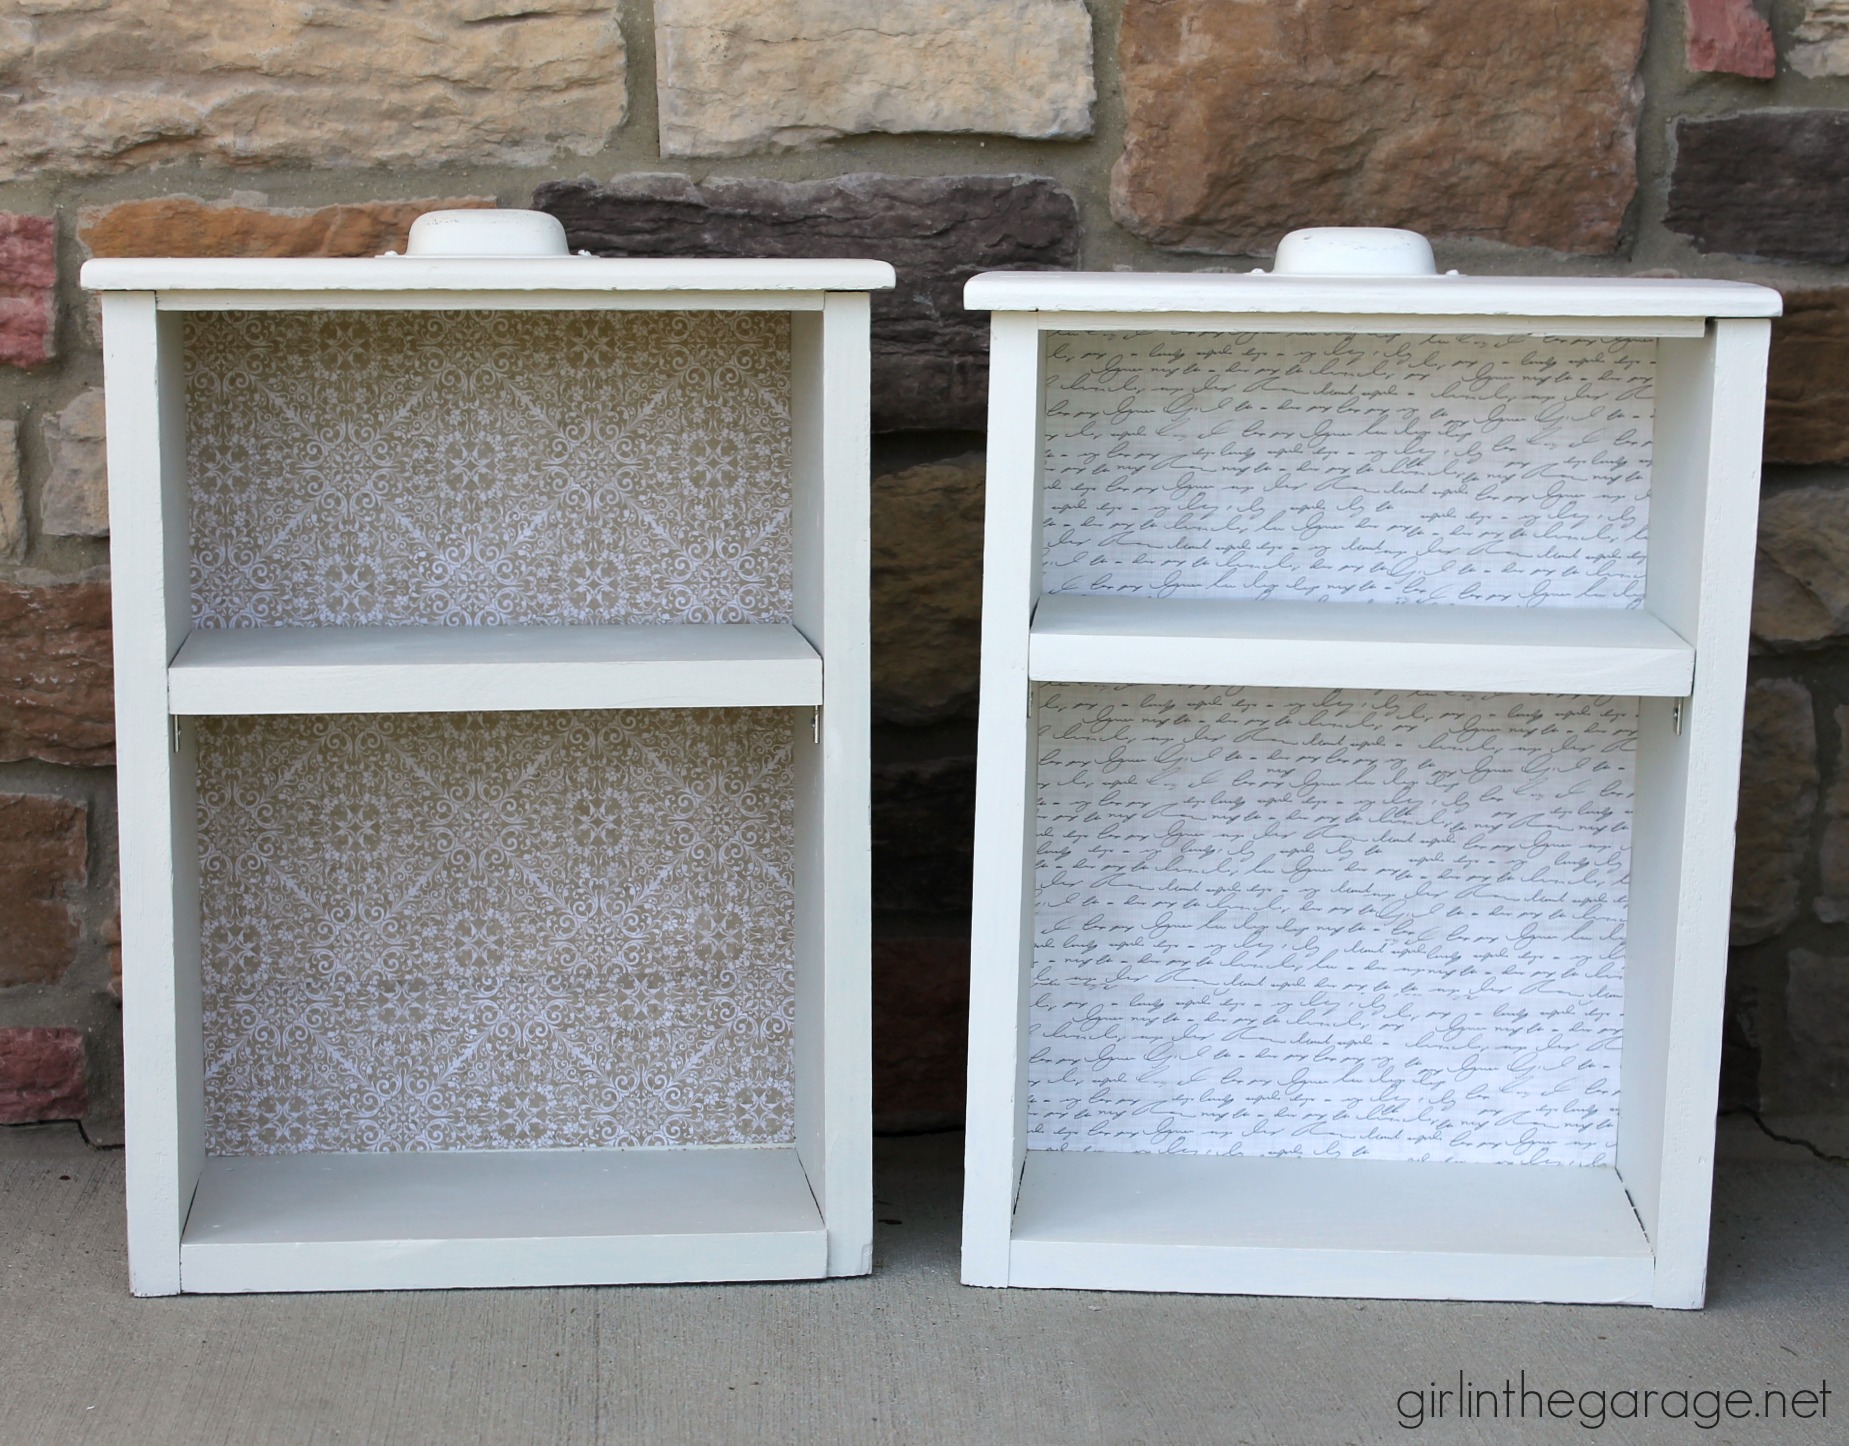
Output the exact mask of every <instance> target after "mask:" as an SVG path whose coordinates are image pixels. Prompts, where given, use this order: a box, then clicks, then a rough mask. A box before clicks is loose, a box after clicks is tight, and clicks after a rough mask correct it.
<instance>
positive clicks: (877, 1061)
mask: <svg viewBox="0 0 1849 1446" xmlns="http://www.w3.org/2000/svg"><path fill="white" fill-rule="evenodd" d="M968 1060H969V939H968V938H967V937H957V938H898V939H875V940H874V941H873V1119H874V1127H875V1128H876V1129H880V1130H888V1131H906V1130H930V1129H947V1128H952V1127H954V1126H956V1125H958V1124H961V1123H962V1120H963V1099H964V1090H965V1079H966V1074H965V1071H966V1070H967V1069H968Z"/></svg>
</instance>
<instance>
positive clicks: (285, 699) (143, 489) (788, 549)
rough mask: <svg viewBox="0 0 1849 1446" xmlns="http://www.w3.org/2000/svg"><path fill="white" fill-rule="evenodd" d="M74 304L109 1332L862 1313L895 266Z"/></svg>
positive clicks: (309, 279)
mask: <svg viewBox="0 0 1849 1446" xmlns="http://www.w3.org/2000/svg"><path fill="white" fill-rule="evenodd" d="M498 215H499V216H500V217H501V218H502V219H501V221H495V220H492V219H491V220H490V221H489V222H487V223H486V224H487V225H489V226H494V227H497V228H498V227H500V226H501V225H502V224H503V223H510V224H512V226H513V229H514V230H521V229H522V228H524V230H525V231H526V232H532V233H535V234H537V233H539V232H542V231H545V230H546V229H547V228H548V227H551V228H552V229H556V226H555V224H554V223H552V222H551V221H550V220H549V218H537V217H531V216H529V217H526V218H523V219H521V220H520V221H519V222H517V223H515V219H514V218H511V217H507V216H506V213H498ZM449 221H450V222H455V218H453V217H452V218H449ZM422 224H423V223H422V222H420V225H422ZM446 224H447V223H446ZM455 224H457V225H462V226H463V227H464V229H467V228H468V227H469V226H471V225H472V226H474V227H475V228H476V229H477V230H480V229H481V227H482V225H483V224H484V223H482V222H481V221H480V218H479V217H477V218H476V219H475V220H474V221H472V222H471V221H470V220H469V218H468V217H464V218H463V219H462V221H461V222H455ZM483 234H486V232H484V233H483ZM414 239H415V236H414ZM558 241H559V247H560V248H562V246H563V240H562V236H561V237H559V238H558ZM84 280H85V284H86V285H87V286H89V287H90V288H92V289H93V290H97V291H100V292H101V293H102V313H103V333H104V363H105V372H106V382H107V396H108V413H109V416H108V421H109V428H108V431H109V483H110V514H111V518H112V521H113V524H114V535H115V546H114V550H113V565H114V594H115V637H116V707H117V736H118V755H119V764H118V777H119V784H120V817H121V876H122V933H123V1034H124V1056H125V1065H126V1072H127V1088H126V1094H127V1169H128V1244H129V1270H130V1286H131V1288H132V1289H133V1291H134V1292H135V1293H136V1294H137V1295H171V1294H176V1293H180V1292H242V1291H317V1290H381V1289H441V1288H452V1287H506V1286H550V1285H568V1284H579V1285H581V1284H620V1283H624V1282H666V1281H735V1280H774V1279H807V1278H822V1277H828V1276H849V1275H860V1274H865V1273H866V1272H867V1271H868V1270H869V1269H870V1268H871V1264H872V1229H873V1220H872V1209H873V1199H872V1139H871V1134H872V1129H871V1126H872V1088H871V1049H870V1043H871V1040H870V1036H871V997H870V987H871V984H870V953H871V892H870V887H871V886H870V864H869V854H870V840H869V828H870V824H869V809H868V787H869V735H870V720H869V703H868V695H869V656H868V617H867V574H868V551H867V549H868V513H867V509H868V490H869V489H868V452H869V437H868V397H869V350H868V318H869V301H868V298H867V296H866V294H865V293H866V291H867V290H868V289H871V288H877V287H885V286H890V285H891V284H892V281H893V273H892V268H891V267H890V266H887V265H886V264H885V263H883V262H877V261H860V260H843V261H826V260H815V261H790V262H784V261H774V260H771V261H754V260H739V261H691V262H677V261H651V260H632V261H620V260H596V259H588V258H580V257H570V256H566V255H563V254H558V255H546V256H539V255H525V256H517V257H498V256H485V257H484V256H461V255H455V256H444V255H438V254H434V253H433V254H423V255H417V256H406V257H381V258H372V259H368V260H352V261H345V260H269V259H265V260H230V261H218V260H202V259H187V260H164V259H152V260H133V261H114V260H105V261H96V262H91V263H89V265H87V266H86V268H85V272H84Z"/></svg>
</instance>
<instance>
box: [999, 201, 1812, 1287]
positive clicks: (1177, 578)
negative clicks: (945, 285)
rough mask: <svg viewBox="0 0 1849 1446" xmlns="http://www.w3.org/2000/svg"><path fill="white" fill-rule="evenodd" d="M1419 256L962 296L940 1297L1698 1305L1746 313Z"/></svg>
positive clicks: (1011, 284) (1743, 507) (1743, 621)
mask: <svg viewBox="0 0 1849 1446" xmlns="http://www.w3.org/2000/svg"><path fill="white" fill-rule="evenodd" d="M1368 234H1369V236H1370V238H1371V239H1369V240H1367V242H1366V244H1365V246H1364V245H1362V243H1361V242H1360V240H1359V238H1355V237H1350V238H1347V239H1346V240H1344V238H1343V237H1342V235H1341V233H1339V232H1338V233H1316V232H1309V233H1301V237H1300V239H1305V238H1307V239H1305V244H1306V246H1308V247H1309V248H1310V249H1311V250H1313V249H1315V248H1316V247H1319V246H1322V245H1323V244H1324V241H1330V242H1331V243H1332V245H1333V248H1334V252H1340V251H1341V250H1342V249H1343V247H1345V246H1348V245H1350V243H1353V246H1354V251H1355V253H1356V254H1359V252H1361V251H1363V250H1366V249H1367V248H1368V247H1380V248H1384V249H1381V250H1379V251H1378V252H1377V253H1370V254H1381V255H1387V254H1390V255H1395V256H1398V257H1400V258H1401V260H1402V261H1405V260H1406V258H1408V257H1411V258H1412V261H1417V260H1418V258H1417V257H1416V256H1415V255H1414V253H1416V252H1418V251H1420V250H1421V249H1422V248H1423V243H1422V242H1418V241H1417V238H1411V239H1410V240H1409V239H1408V238H1407V237H1406V236H1405V234H1404V233H1399V234H1398V235H1397V236H1395V235H1392V234H1390V233H1368ZM1388 243H1391V244H1388ZM1288 249H1289V247H1286V248H1281V250H1280V258H1281V260H1282V258H1283V257H1284V255H1285V251H1286V250H1288ZM1292 254H1293V255H1305V254H1309V252H1308V251H1307V250H1299V251H1296V252H1293V253H1292ZM1332 254H1333V253H1332ZM1412 261H1406V264H1407V266H1408V267H1409V268H1410V269H1409V270H1408V271H1407V272H1406V274H1395V275H1389V276H1378V275H1333V274H1332V275H1314V274H1305V273H1302V272H1298V273H1297V274H1273V275H1265V274H1253V275H1228V274H1221V273H1189V274H1186V275H1180V274H1177V275H1167V276H1139V275H1134V274H1127V273H1113V274H1104V275H1073V274H1064V273H1062V274H1057V275H1055V274H1050V273H1048V274H1034V275H1027V274H1014V273H993V274H990V275H985V276H980V277H977V278H975V279H974V280H972V281H971V282H970V283H969V286H968V288H967V295H966V300H967V302H968V304H969V305H970V306H972V307H977V308H987V309H989V310H990V311H991V312H992V313H993V317H992V323H991V332H990V343H991V345H990V367H991V370H990V378H991V380H990V391H989V431H988V466H987V497H986V508H987V511H986V520H985V543H984V571H983V636H982V697H981V713H980V724H979V737H978V746H977V787H976V839H975V865H974V887H973V903H972V910H971V943H970V963H971V982H970V1039H969V1112H968V1133H967V1141H966V1154H965V1171H964V1182H965V1185H964V1213H963V1251H962V1265H963V1279H964V1281H965V1282H966V1283H968V1284H972V1285H982V1286H1029V1287H1039V1288H1064V1289H1083V1290H1156V1291H1202V1292H1248V1293H1257V1294H1267V1295H1291V1294H1302V1295H1321V1296H1356V1297H1365V1296H1376V1297H1380V1296H1385V1297H1408V1298H1429V1299H1476V1300H1521V1301H1585V1302H1598V1303H1608V1304H1609V1303H1631V1304H1646V1305H1655V1306H1662V1307H1676V1308H1689V1307H1695V1306H1699V1305H1700V1304H1701V1303H1702V1300H1703V1295H1704V1290H1705V1286H1706V1275H1705V1272H1706V1262H1707V1248H1708V1224H1709V1214H1708V1212H1709V1200H1710V1193H1711V1185H1712V1164H1713V1143H1714V1112H1715V1105H1716V1096H1717V1083H1718V1063H1719V1053H1720V1023H1721V1015H1722V999H1723V988H1724V983H1725V978H1726V941H1727V918H1728V899H1729V890H1730V882H1731V865H1732V843H1733V840H1732V824H1733V808H1734V800H1735V795H1736V789H1737V784H1738V765H1739V756H1740V719H1741V706H1742V701H1743V691H1744V686H1745V662H1746V642H1747V624H1748V611H1749V604H1750V598H1751V582H1752V556H1753V538H1754V532H1755V522H1756V513H1757V496H1758V469H1759V442H1760V432H1761V422H1762V412H1763V399H1764V386H1765V358H1766V348H1767V339H1768V334H1769V323H1768V321H1767V318H1769V317H1771V316H1774V315H1776V314H1777V313H1778V310H1779V306H1780V302H1779V298H1778V296H1777V295H1776V293H1774V292H1772V291H1769V290H1766V289H1764V288H1761V287H1754V286H1743V285H1738V284H1733V283H1726V282H1708V281H1673V280H1672V281H1648V280H1630V279H1577V278H1553V279H1547V280H1529V279H1524V278H1516V277H1459V276H1456V275H1452V276H1437V275H1430V274H1428V275H1416V274H1412V271H1413V270H1417V269H1418V267H1417V266H1414V265H1413V264H1412ZM1395 264H1396V265H1398V264H1400V263H1399V262H1396V263H1395ZM1421 264H1429V252H1428V254H1427V260H1426V262H1424V263H1421ZM1290 269H1291V268H1290V267H1286V268H1285V270H1290Z"/></svg>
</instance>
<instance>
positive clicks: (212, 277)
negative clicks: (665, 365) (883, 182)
mask: <svg viewBox="0 0 1849 1446" xmlns="http://www.w3.org/2000/svg"><path fill="white" fill-rule="evenodd" d="M893 280H894V273H893V269H892V267H891V266H889V265H888V264H887V263H886V262H884V261H857V260H769V259H743V260H708V259H693V260H684V259H655V258H619V259H611V258H605V257H593V256H568V257H494V258H490V259H474V258H466V257H420V256H377V257H365V258H345V257H340V258H333V257H318V256H301V257H297V256H288V257H247V258H238V259H234V260H223V259H218V258H204V257H201V258H192V257H110V258H104V259H98V260H93V261H86V262H85V263H84V267H83V272H82V282H83V285H84V286H85V287H86V288H87V289H89V290H91V291H158V292H161V293H162V297H161V304H162V306H163V307H164V306H167V305H170V304H171V301H172V299H173V295H174V293H178V292H216V293H229V292H240V291H242V292H258V293H261V292H266V291H267V292H283V291H293V292H339V291H371V292H383V293H396V292H415V291H445V292H451V293H468V295H466V296H465V297H458V298H457V304H459V305H465V306H468V307H470V308H474V307H478V306H480V305H481V301H480V298H481V296H482V295H484V294H486V295H494V294H497V293H514V292H523V291H524V292H533V291H553V292H570V291H594V292H602V293H607V295H606V297H605V304H606V305H616V306H621V305H622V304H623V303H622V299H621V295H620V293H623V292H683V293H690V295H689V296H688V297H687V298H686V299H685V300H684V301H683V304H684V305H685V304H689V303H691V302H694V301H695V300H696V298H695V297H694V296H693V295H691V293H699V292H713V291H732V292H751V291H760V292H763V291H781V292H791V291H796V292H801V291H808V292H823V291H878V290H883V289H885V288H886V287H889V286H891V285H892V284H893ZM786 305H787V303H786Z"/></svg>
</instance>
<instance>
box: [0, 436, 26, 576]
mask: <svg viewBox="0 0 1849 1446" xmlns="http://www.w3.org/2000/svg"><path fill="white" fill-rule="evenodd" d="M25 555H26V489H25V485H24V484H23V483H22V482H21V481H20V480H19V426H18V424H17V423H15V422H0V561H6V562H17V561H18V560H19V559H20V558H22V557H24V556H25Z"/></svg>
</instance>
